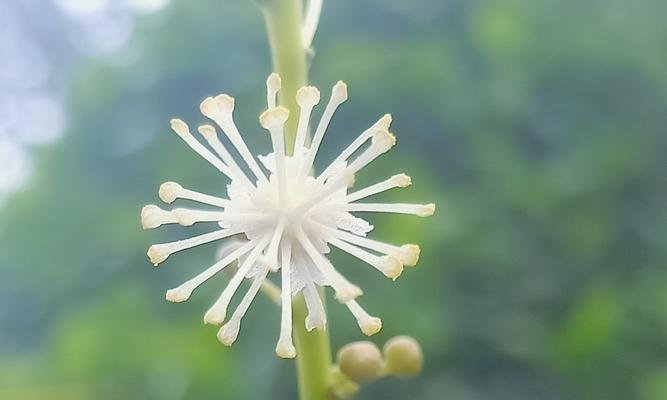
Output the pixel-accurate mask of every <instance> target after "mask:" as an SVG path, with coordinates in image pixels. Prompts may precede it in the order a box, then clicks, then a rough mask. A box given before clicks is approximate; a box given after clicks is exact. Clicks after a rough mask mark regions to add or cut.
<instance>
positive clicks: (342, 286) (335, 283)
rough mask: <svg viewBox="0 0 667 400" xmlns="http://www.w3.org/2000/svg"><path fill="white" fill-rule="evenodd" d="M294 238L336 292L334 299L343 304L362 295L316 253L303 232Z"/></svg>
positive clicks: (357, 288)
mask: <svg viewBox="0 0 667 400" xmlns="http://www.w3.org/2000/svg"><path fill="white" fill-rule="evenodd" d="M296 237H297V240H298V241H299V243H301V246H303V248H304V250H306V253H308V255H309V256H310V259H311V260H313V263H314V264H315V266H316V267H317V269H318V270H319V271H320V272H321V273H322V275H324V278H325V279H326V280H327V281H328V283H329V284H330V285H331V287H332V288H333V289H334V291H335V292H336V295H335V297H336V299H337V300H338V301H340V302H341V303H345V302H347V301H349V300H352V299H354V298H356V297H358V296H361V294H362V293H363V292H362V291H361V289H360V288H359V287H358V286H355V285H353V284H351V283H350V282H349V281H348V280H347V279H345V277H343V276H342V275H341V274H340V273H339V272H338V270H336V269H335V268H334V267H333V265H331V263H330V262H329V261H328V260H327V259H326V258H325V257H324V256H322V254H320V253H319V252H318V251H317V249H316V248H315V246H313V243H312V242H311V241H310V239H308V237H307V236H306V235H305V233H303V230H298V231H297V233H296Z"/></svg>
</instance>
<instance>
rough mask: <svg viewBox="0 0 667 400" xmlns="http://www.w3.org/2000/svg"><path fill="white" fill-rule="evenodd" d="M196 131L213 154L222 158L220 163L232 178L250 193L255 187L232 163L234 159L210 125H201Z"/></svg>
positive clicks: (234, 163)
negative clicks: (229, 172)
mask: <svg viewBox="0 0 667 400" xmlns="http://www.w3.org/2000/svg"><path fill="white" fill-rule="evenodd" d="M197 130H198V131H199V133H200V134H201V135H202V136H204V139H206V141H207V142H208V144H209V145H210V146H211V147H212V148H213V150H215V152H216V153H218V155H219V156H220V158H222V161H224V162H225V164H226V165H227V167H228V168H229V169H230V171H231V172H232V173H233V174H234V177H235V178H237V179H238V180H239V181H241V182H242V183H243V185H244V186H245V187H246V189H248V190H249V191H252V190H253V189H254V188H255V187H254V186H253V184H252V182H250V180H249V179H248V177H247V176H246V174H245V173H244V172H243V171H242V170H241V168H240V167H239V166H238V164H237V163H236V161H234V157H232V155H231V154H229V152H228V151H227V149H226V148H225V146H224V145H223V144H222V142H221V141H220V139H219V138H218V134H217V132H216V131H215V128H214V127H212V126H211V125H201V126H199V127H198V128H197Z"/></svg>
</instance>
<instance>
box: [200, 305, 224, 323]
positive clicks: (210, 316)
mask: <svg viewBox="0 0 667 400" xmlns="http://www.w3.org/2000/svg"><path fill="white" fill-rule="evenodd" d="M225 318H227V307H212V308H210V309H209V310H208V311H206V314H204V323H205V324H210V325H220V324H221V323H223V322H224V321H225Z"/></svg>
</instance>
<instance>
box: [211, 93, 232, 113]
mask: <svg viewBox="0 0 667 400" xmlns="http://www.w3.org/2000/svg"><path fill="white" fill-rule="evenodd" d="M215 103H216V104H217V105H218V108H219V109H220V112H222V113H223V114H229V115H230V116H231V113H232V111H234V98H233V97H232V96H230V95H228V94H219V95H217V96H215Z"/></svg>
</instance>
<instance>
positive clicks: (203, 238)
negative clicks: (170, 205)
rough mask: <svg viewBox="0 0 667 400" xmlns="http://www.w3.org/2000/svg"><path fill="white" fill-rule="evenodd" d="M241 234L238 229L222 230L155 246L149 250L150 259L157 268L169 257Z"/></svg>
mask: <svg viewBox="0 0 667 400" xmlns="http://www.w3.org/2000/svg"><path fill="white" fill-rule="evenodd" d="M239 232H240V231H239V230H238V229H220V230H218V231H214V232H209V233H205V234H203V235H199V236H194V237H191V238H188V239H183V240H177V241H175V242H170V243H160V244H154V245H152V246H151V247H149V248H148V253H147V254H148V258H149V259H150V260H151V262H152V263H153V265H154V266H156V267H157V266H158V264H160V263H161V262H163V261H164V260H166V259H167V257H169V256H170V255H172V254H174V253H176V252H178V251H181V250H185V249H189V248H191V247H195V246H199V245H201V244H204V243H209V242H213V241H215V240H220V239H223V238H226V237H228V236H232V235H236V234H237V233H239Z"/></svg>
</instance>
